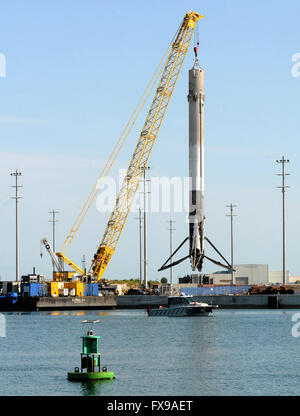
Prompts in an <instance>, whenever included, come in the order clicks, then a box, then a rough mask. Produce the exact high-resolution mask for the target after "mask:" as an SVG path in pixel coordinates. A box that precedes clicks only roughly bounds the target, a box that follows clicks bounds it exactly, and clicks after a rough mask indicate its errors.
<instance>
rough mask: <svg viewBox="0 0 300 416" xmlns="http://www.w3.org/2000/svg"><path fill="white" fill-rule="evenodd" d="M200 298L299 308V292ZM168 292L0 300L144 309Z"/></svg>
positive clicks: (5, 306) (163, 302)
mask: <svg viewBox="0 0 300 416" xmlns="http://www.w3.org/2000/svg"><path fill="white" fill-rule="evenodd" d="M195 299H196V300H197V301H199V302H205V303H208V304H209V305H210V304H211V305H218V306H219V309H300V294H293V295H292V294H291V295H281V294H279V295H209V296H195ZM167 304H168V296H159V295H157V296H138V295H137V296H114V295H111V296H74V297H71V296H69V297H50V296H42V297H26V298H22V297H19V298H18V300H17V302H16V303H14V304H12V303H9V302H7V303H5V302H1V303H0V312H5V311H16V312H17V311H51V310H102V309H147V308H158V307H159V306H167Z"/></svg>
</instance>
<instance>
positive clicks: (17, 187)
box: [10, 170, 22, 282]
mask: <svg viewBox="0 0 300 416" xmlns="http://www.w3.org/2000/svg"><path fill="white" fill-rule="evenodd" d="M10 175H11V176H14V177H15V178H16V184H15V185H13V186H12V188H16V196H12V197H11V198H12V199H15V200H16V281H17V282H19V212H18V202H19V199H21V198H22V197H21V196H19V195H18V190H19V188H22V185H18V177H19V176H22V173H21V172H18V170H16V171H15V172H13V173H11V174H10Z"/></svg>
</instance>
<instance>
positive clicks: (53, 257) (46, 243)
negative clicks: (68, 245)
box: [41, 238, 64, 272]
mask: <svg viewBox="0 0 300 416" xmlns="http://www.w3.org/2000/svg"><path fill="white" fill-rule="evenodd" d="M41 243H43V244H44V246H45V249H46V250H47V251H48V253H49V255H50V257H51V260H52V262H53V264H54V266H55V267H56V269H57V270H58V271H59V272H63V270H64V269H63V267H62V265H61V264H60V262H59V260H58V257H57V256H56V254H55V253H54V251H53V248H52V247H51V244H50V243H49V241H48V240H47V238H42V240H41Z"/></svg>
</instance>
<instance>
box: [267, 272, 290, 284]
mask: <svg viewBox="0 0 300 416" xmlns="http://www.w3.org/2000/svg"><path fill="white" fill-rule="evenodd" d="M269 283H274V284H276V283H279V284H282V283H283V273H282V270H275V271H270V272H269ZM285 283H286V284H288V283H290V272H289V271H286V272H285Z"/></svg>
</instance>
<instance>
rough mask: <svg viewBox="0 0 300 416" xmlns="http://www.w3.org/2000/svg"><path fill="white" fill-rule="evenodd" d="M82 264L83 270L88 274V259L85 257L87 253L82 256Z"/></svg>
mask: <svg viewBox="0 0 300 416" xmlns="http://www.w3.org/2000/svg"><path fill="white" fill-rule="evenodd" d="M81 264H82V270H83V271H84V274H86V259H85V254H84V255H83V256H82V259H81Z"/></svg>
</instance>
